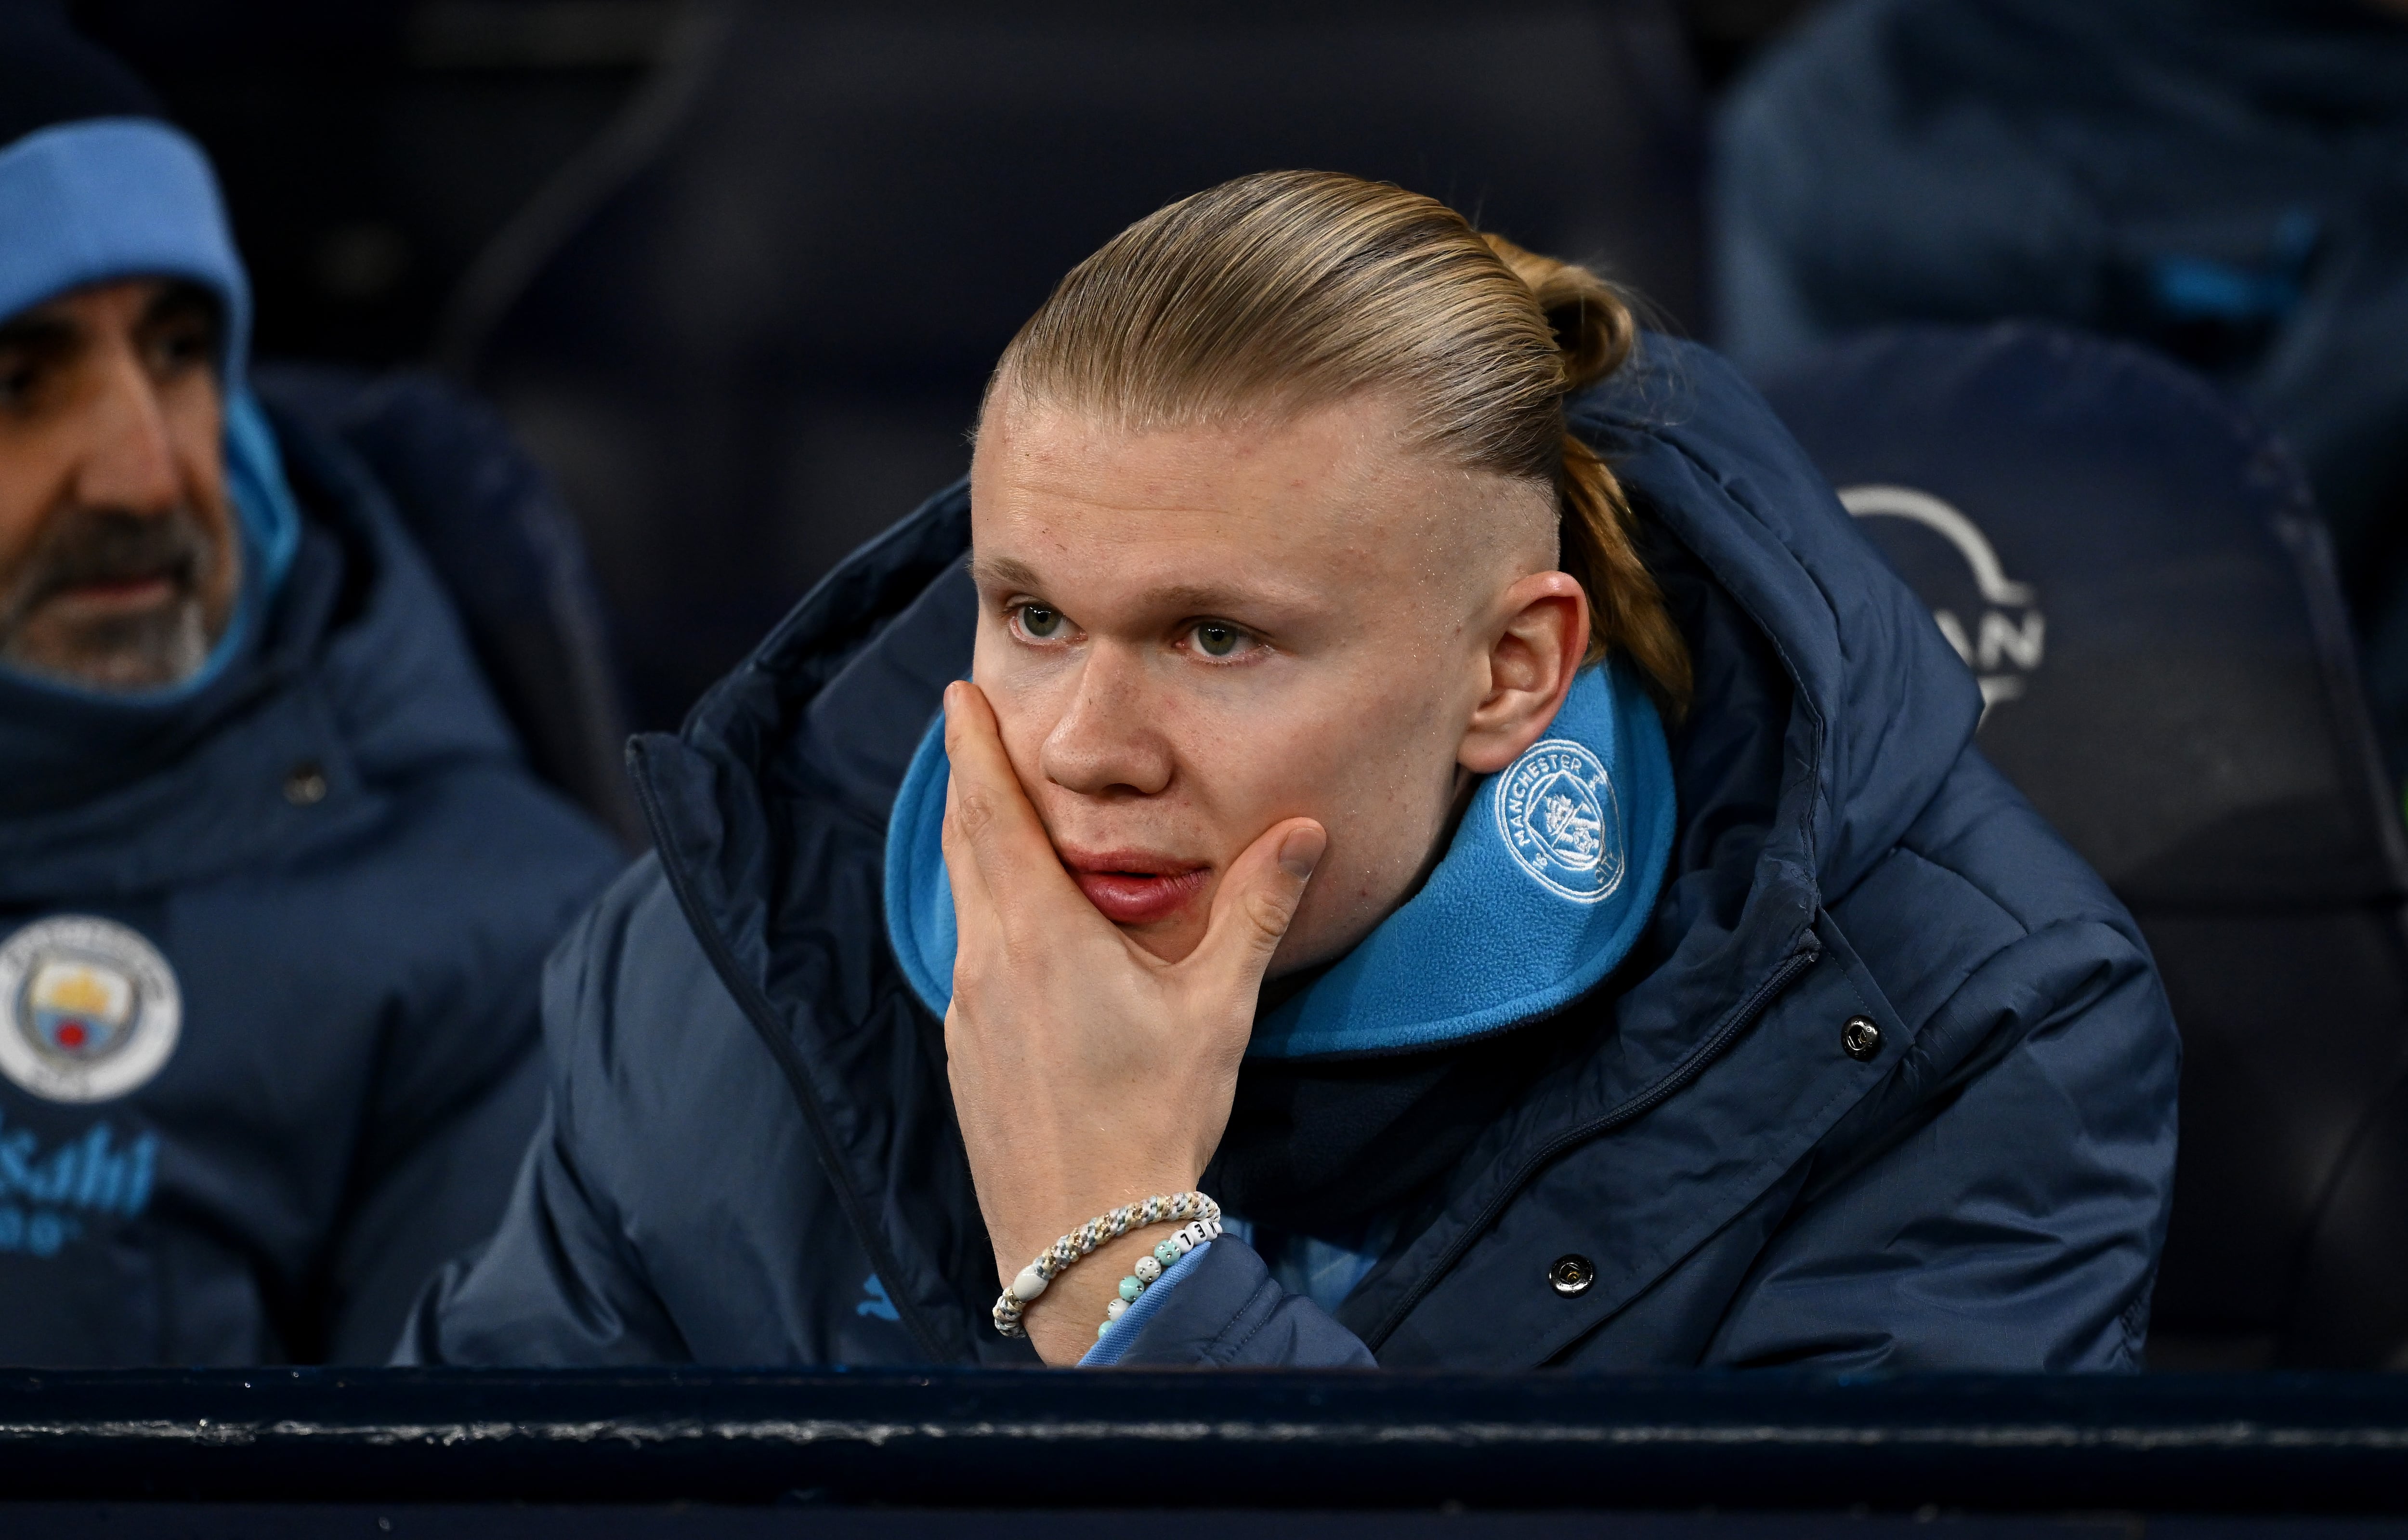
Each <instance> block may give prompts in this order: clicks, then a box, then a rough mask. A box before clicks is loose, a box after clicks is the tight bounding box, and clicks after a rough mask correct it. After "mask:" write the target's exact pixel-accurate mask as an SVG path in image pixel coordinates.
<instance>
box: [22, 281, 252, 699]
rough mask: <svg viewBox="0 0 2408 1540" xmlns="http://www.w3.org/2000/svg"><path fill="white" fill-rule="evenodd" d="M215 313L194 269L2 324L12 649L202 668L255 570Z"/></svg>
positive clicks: (75, 679) (64, 663) (114, 682)
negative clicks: (247, 557)
mask: <svg viewBox="0 0 2408 1540" xmlns="http://www.w3.org/2000/svg"><path fill="white" fill-rule="evenodd" d="M218 347H219V326H218V319H217V312H216V310H215V308H214V307H213V306H212V305H211V304H210V302H209V300H208V297H207V296H206V295H204V294H203V293H202V291H200V290H198V289H196V288H194V287H193V286H192V285H190V284H186V283H171V282H161V281H151V280H136V281H124V282H116V283H105V284H97V285H94V286H93V287H91V288H87V289H78V290H75V291H73V292H71V293H69V294H66V295H61V296H60V297H59V298H57V299H54V300H51V301H50V302H48V303H46V304H42V305H37V306H36V307H34V308H33V309H28V310H22V311H20V312H19V313H18V314H16V315H13V316H10V317H9V318H8V319H7V321H6V322H5V323H0V663H5V664H6V665H7V666H8V667H10V668H13V669H21V670H22V671H24V672H27V673H34V674H41V675H45V676H48V677H50V678H53V679H58V680H63V681H65V682H68V683H71V684H81V685H84V686H87V687H91V688H98V689H104V690H138V689H150V688H156V687H158V686H161V685H165V684H175V683H177V682H179V681H180V680H183V679H186V678H188V677H190V676H191V675H192V674H193V671H194V670H196V669H199V668H200V666H201V664H202V662H203V661H204V660H205V659H207V657H208V653H209V649H210V648H211V647H212V646H213V645H215V643H216V641H217V640H218V638H219V637H220V636H222V635H223V634H224V631H225V628H226V623H227V621H228V619H229V618H230V617H231V616H232V614H233V612H234V603H235V596H236V589H237V586H238V584H239V583H240V580H241V572H240V562H241V557H240V546H239V543H238V541H237V540H236V536H235V521H234V513H233V506H232V503H231V501H230V500H229V498H228V497H227V495H226V487H225V463H224V452H223V449H222V427H223V421H224V418H223V409H222V401H221V398H220V395H219V390H218V381H217V373H216V359H217V352H218Z"/></svg>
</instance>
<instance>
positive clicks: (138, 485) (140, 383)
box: [73, 349, 183, 514]
mask: <svg viewBox="0 0 2408 1540" xmlns="http://www.w3.org/2000/svg"><path fill="white" fill-rule="evenodd" d="M84 422H85V424H86V428H85V435H84V443H83V446H82V453H81V456H80V458H79V460H78V462H77V465H76V475H75V483H74V488H73V491H74V496H75V497H76V500H77V501H78V502H79V503H81V504H82V505H83V506H84V507H86V508H109V509H118V510H121V511H124V512H128V513H150V514H164V513H167V512H171V511H174V510H175V508H176V507H177V505H178V504H179V502H180V501H181V500H182V497H183V482H182V478H181V477H180V476H179V474H178V472H177V468H176V452H175V447H174V445H173V443H172V442H171V440H170V439H169V438H168V434H167V418H166V413H165V409H164V408H163V406H162V404H161V402H160V399H159V391H158V387H157V385H156V384H155V383H154V382H153V381H152V380H151V378H150V373H149V371H148V370H146V369H144V368H143V367H142V364H141V361H140V360H139V359H138V358H136V356H135V355H134V353H133V352H132V350H131V349H127V350H124V351H122V353H120V352H117V351H115V350H112V351H111V353H110V354H109V355H108V356H106V357H105V358H104V359H103V360H102V362H101V365H100V378H99V380H98V381H95V387H94V390H93V395H92V396H89V397H87V398H86V400H85V416H84Z"/></svg>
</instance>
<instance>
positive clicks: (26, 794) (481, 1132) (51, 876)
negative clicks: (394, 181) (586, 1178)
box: [0, 0, 618, 1364]
mask: <svg viewBox="0 0 2408 1540" xmlns="http://www.w3.org/2000/svg"><path fill="white" fill-rule="evenodd" d="M154 113H155V109H154V108H153V107H152V105H151V103H150V97H149V96H148V94H147V93H146V92H145V91H144V90H143V88H142V87H141V86H140V84H139V83H138V82H137V81H136V80H135V79H133V78H132V77H131V76H130V75H128V74H127V73H126V72H125V71H124V70H123V69H122V67H121V66H120V65H117V64H116V63H115V62H114V61H113V60H111V59H109V58H108V57H107V56H106V55H104V54H101V53H99V52H97V51H96V50H92V49H90V48H89V47H88V46H86V45H84V44H82V43H81V42H80V41H79V40H78V39H76V38H75V37H74V36H72V35H70V34H69V33H68V32H66V31H65V28H64V26H63V25H62V24H61V23H60V22H58V21H57V19H56V18H55V16H54V15H52V14H51V13H50V12H48V11H47V10H43V9H35V8H25V7H21V6H18V5H15V4H10V3H7V0H0V1362H7V1363H44V1364H133V1363H146V1362H177V1363H242V1362H255V1361H276V1360H315V1359H331V1360H379V1359H381V1358H382V1357H383V1356H384V1354H385V1353H386V1351H387V1350H388V1348H389V1347H390V1346H391V1343H392V1340H393V1338H394V1333H395V1331H396V1330H397V1325H398V1322H399V1319H400V1317H401V1315H402V1312H403V1310H404V1308H405V1306H406V1304H407V1303H408V1301H409V1297H410V1296H411V1294H412V1293H413V1292H414V1291H415V1290H416V1288H417V1287H418V1285H419V1284H420V1283H421V1282H422V1281H423V1278H424V1277H425V1276H426V1274H428V1273H429V1272H430V1271H431V1270H432V1269H433V1268H434V1267H435V1266H436V1265H437V1263H438V1262H439V1261H441V1260H442V1259H444V1258H445V1257H447V1256H449V1255H450V1254H452V1252H454V1251H456V1250H458V1249H459V1248H461V1247H462V1246H464V1245H468V1244H470V1243H472V1242H474V1241H475V1240H477V1239H478V1238H479V1237H480V1236H481V1235H482V1234H483V1233H484V1232H485V1231H487V1230H488V1229H490V1227H491V1225H492V1223H493V1221H494V1219H495V1216H496V1214H497V1213H498V1211H499V1208H500V1204H501V1201H502V1198H503V1195H504V1193H505V1191H506V1189H507V1187H508V1185H509V1178H510V1176H511V1173H512V1172H513V1169H514V1168H515V1166H516V1164H517V1162H518V1158H519V1155H520V1151H521V1147H522V1145H523V1143H524V1141H525V1136H526V1133H527V1131H528V1130H529V1128H530V1127H531V1126H532V1124H533V1122H534V1119H535V1116H536V1114H537V1111H538V1107H539V1105H540V1101H541V1094H542V1093H541V1089H540V1086H541V1077H540V1074H539V1072H538V1059H539V1050H538V1045H537V1041H536V1036H535V1021H536V987H537V973H538V969H539V967H540V965H541V962H542V958H543V956H544V954H545V952H546V950H547V949H548V948H549V946H550V945H551V943H552V939H553V937H554V936H555V935H556V934H557V933H558V932H559V931H560V930H561V929H562V928H564V927H565V926H566V923H567V921H568V920H569V918H570V917H571V916H572V915H573V914H575V912H576V911H577V910H578V909H579V908H580V906H581V905H582V904H583V903H584V901H585V900H587V898H588V897H590V896H591V895H592V894H593V893H594V892H595V890H597V889H598V888H599V886H600V885H602V883H603V882H604V881H605V880H607V878H608V877H609V874H610V872H611V871H612V870H613V869H614V868H615V866H616V865H617V863H618V855H617V852H616V850H615V848H614V847H613V846H612V844H611V843H610V842H609V841H608V840H607V839H606V838H605V837H604V836H603V835H602V833H601V832H600V831H599V830H598V829H596V828H595V827H593V826H592V825H591V824H590V823H589V822H588V821H587V820H586V819H585V818H584V817H582V816H581V814H579V813H576V812H575V811H573V810H572V809H571V808H570V807H569V805H568V804H567V803H566V801H565V800H563V799H560V798H558V797H557V796H555V795H554V794H552V792H550V791H548V790H546V789H545V788H543V787H542V786H540V785H539V784H538V783H537V782H536V781H535V779H534V778H533V776H532V775H531V774H530V773H529V772H528V771H527V770H525V768H524V766H523V762H522V760H521V758H520V755H519V750H518V746H517V744H516V742H515V741H514V740H513V738H512V736H511V734H510V731H509V728H508V727H506V726H505V724H504V722H503V720H502V718H501V717H500V715H499V714H498V712H496V710H495V706H494V704H493V701H492V698H491V697H490V695H489V693H488V691H487V688H486V685H485V684H484V682H483V681H482V680H481V679H480V675H479V673H478V671H477V668H476V665H475V663H474V662H473V661H472V658H471V655H470V654H469V652H468V650H467V648H466V644H465V643H464V641H463V639H462V635H461V632H460V628H459V625H458V622H457V621H456V619H455V618H454V616H453V614H452V611H451V609H450V606H449V604H448V603H447V601H446V599H445V597H444V596H443V594H442V592H441V591H440V589H439V588H438V587H437V583H436V581H435V579H434V578H433V577H432V575H431V574H430V571H429V569H428V568H427V567H426V565H425V563H424V562H423V559H422V558H421V556H420V555H419V554H418V553H417V552H416V551H415V550H414V549H413V548H412V547H411V545H410V543H409V539H408V537H407V536H406V535H405V534H404V533H403V531H402V529H401V527H400V525H398V523H397V522H396V519H395V516H394V511H393V509H392V507H391V505H390V504H389V502H388V500H387V498H386V496H385V494H384V492H383V490H382V489H381V488H380V485H379V484H378V482H376V481H375V480H374V479H373V478H372V477H371V476H370V475H369V474H368V473H367V472H366V470H365V469H364V468H363V467H362V465H361V464H360V462H358V461H357V460H355V459H352V458H351V456H350V455H349V454H348V453H346V452H345V451H344V450H343V448H342V447H341V446H340V445H339V444H338V443H337V442H335V441H333V440H331V439H326V438H324V437H322V436H320V435H317V434H314V433H311V432H309V431H308V430H305V429H303V428H301V427H300V426H299V425H297V424H295V423H294V422H293V421H291V420H289V419H278V418H276V417H274V416H272V415H271V414H270V413H269V412H268V411H266V410H264V409H263V407H262V406H261V404H260V403H259V401H258V400H257V399H256V398H255V397H254V396H253V395H252V394H251V391H250V389H249V388H248V386H247V385H246V382H245V362H246V360H245V350H246V344H247V341H248V330H249V320H250V295H249V289H248V285H247V283H246V281H245V277H244V273H243V269H242V266H241V265H240V262H239V260H238V259H237V257H236V254H235V251H234V246H233V242H232V238H231V235H230V232H229V231H228V229H227V227H226V224H225V221H224V216H223V213H222V209H221V206H220V203H219V199H218V194H217V190H216V187H215V184H214V180H213V179H212V176H211V174H210V170H209V167H208V163H207V162H206V160H205V159H204V158H203V157H202V155H201V153H200V151H198V149H197V148H196V147H194V146H193V144H192V142H191V141H190V140H189V139H187V138H185V137H183V136H182V135H180V134H179V133H178V132H177V131H176V130H174V129H172V128H170V127H168V126H167V125H166V124H165V122H160V121H158V119H157V118H156V116H155V115H154Z"/></svg>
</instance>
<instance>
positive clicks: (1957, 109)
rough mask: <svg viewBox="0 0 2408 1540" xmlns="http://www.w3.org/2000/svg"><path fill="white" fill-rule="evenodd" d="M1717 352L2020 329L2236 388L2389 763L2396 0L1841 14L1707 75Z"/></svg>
mask: <svg viewBox="0 0 2408 1540" xmlns="http://www.w3.org/2000/svg"><path fill="white" fill-rule="evenodd" d="M1720 137H1721V147H1720V154H1719V157H1718V159H1719V164H1718V166H1717V171H1716V178H1715V186H1714V189H1713V219H1714V223H1715V226H1716V229H1715V234H1714V257H1715V266H1716V272H1715V275H1714V285H1715V298H1716V305H1717V311H1718V330H1719V332H1720V340H1721V341H1722V342H1723V344H1724V345H1725V347H1726V348H1727V349H1728V351H1730V352H1731V353H1733V354H1735V355H1736V356H1737V357H1738V358H1739V359H1740V360H1741V361H1742V363H1744V364H1747V365H1749V366H1750V367H1761V366H1764V365H1768V364H1770V363H1772V362H1773V361H1775V360H1777V359H1778V358H1780V357H1782V356H1783V355H1785V354H1787V353H1793V352H1795V351H1796V350H1797V349H1799V348H1800V347H1802V346H1804V345H1807V344H1810V343H1813V342H1816V341H1819V340H1822V339H1824V338H1829V337H1832V336H1834V335H1837V334H1839V333H1841V332H1844V331H1848V330H1852V329H1855V328H1857V327H1864V326H1872V325H1879V324H1884V323H1888V322H1902V321H1930V322H1967V323H1979V322H1985V321H1990V320H1996V319H2000V318H2007V317H2028V318H2040V319H2046V320H2051V321H2057V322H2060V323H2065V324H2072V325H2076V326H2083V327H2087V328H2089V329H2092V330H2096V331H2100V332H2106V333H2109V334H2112V335H2115V336H2119V337H2127V338H2136V339H2139V340H2142V341H2144V342H2148V343H2151V344H2153V345H2155V346H2157V347H2158V348H2160V349H2162V350H2164V351H2165V352H2167V353H2171V354H2173V355H2174V356H2176V357H2179V358H2181V359H2183V360H2185V361H2186V362H2187V363H2189V364H2190V365H2192V366H2193V367H2197V368H2199V369H2200V370H2202V371H2204V372H2205V373H2207V374H2208V375H2210V376H2211V377H2214V378H2215V379H2217V380H2219V381H2223V382H2224V383H2226V384H2228V385H2229V386H2230V387H2232V388H2234V389H2235V390H2237V391H2238V392H2239V393H2241V394H2242V395H2243V396H2246V397H2248V398H2249V399H2250V400H2251V401H2252V402H2254V403H2255V404H2256V405H2257V407H2258V408H2259V409H2260V410H2261V411H2262V412H2263V414H2264V415H2265V416H2266V417H2267V418H2268V419H2269V420H2271V421H2272V423H2273V425H2275V426H2276V427H2277V428H2279V429H2280V430H2281V431H2282V432H2283V433H2284V435H2285V436H2286V438H2287V439H2290V441H2291V443H2292V445H2293V446H2294V447H2295V448H2296V449H2297V450H2298V452H2299V453H2300V458H2301V459H2302V460H2303V461H2304V462H2305V463H2306V466H2307V468H2308V472H2309V475H2310V477H2311V478H2312V479H2313V481H2314V482H2315V490H2316V496H2317V498H2318V500H2319V502H2320V503H2321V505H2322V509H2323V512H2324V514H2325V517H2326V518H2327V520H2328V521H2329V524H2330V525H2331V526H2332V532H2333V538H2334V544H2335V547H2336V549H2337V551H2338V553H2339V555H2340V557H2341V570H2342V574H2343V582H2344V583H2346V584H2347V586H2348V588H2349V591H2350V599H2351V602H2352V604H2353V606H2354V608H2355V610H2356V612H2357V617H2358V632H2359V637H2360V640H2361V642H2362V644H2363V646H2364V649H2365V657H2366V663H2367V676H2368V678H2367V683H2368V686H2369V690H2370V693H2371V694H2372V696H2373V698H2374V704H2375V707H2376V716H2377V723H2378V727H2380V729H2381V730H2382V732H2383V734H2384V737H2385V739H2386V746H2387V748H2388V750H2389V753H2390V756H2391V759H2392V765H2393V770H2394V771H2395V772H2396V773H2397V774H2400V775H2408V347H2403V346H2402V345H2401V342H2402V338H2408V178H2403V175H2402V172H2401V166H2403V165H2408V0H2135V3H2130V4H2123V5H2104V6H2102V5H2098V4H2095V3H2090V0H1854V3H1849V4H1842V5H1835V6H1832V7H1828V9H1826V10H1825V11H1824V12H1823V13H1822V14H1821V15H1820V16H1818V17H1817V18H1816V19H1815V20H1814V21H1813V22H1812V23H1811V24H1809V25H1808V26H1807V27H1806V28H1805V29H1804V30H1803V31H1801V32H1800V33H1799V35H1798V36H1796V37H1795V38H1794V39H1792V40H1791V41H1790V42H1789V43H1788V44H1786V45H1785V46H1784V47H1781V48H1777V49H1775V50H1772V51H1771V52H1770V53H1769V54H1768V55H1767V56H1766V57H1765V58H1764V59H1763V60H1762V61H1760V62H1759V64H1758V65H1756V68H1755V69H1754V70H1753V71H1752V72H1751V73H1750V74H1749V76H1748V77H1747V78H1745V79H1743V80H1742V83H1741V84H1740V85H1739V86H1738V87H1737V88H1736V89H1735V91H1734V92H1733V94H1732V97H1731V99H1730V102H1729V104H1728V106H1727V108H1726V110H1725V115H1724V119H1723V122H1722V124H1721V136H1720Z"/></svg>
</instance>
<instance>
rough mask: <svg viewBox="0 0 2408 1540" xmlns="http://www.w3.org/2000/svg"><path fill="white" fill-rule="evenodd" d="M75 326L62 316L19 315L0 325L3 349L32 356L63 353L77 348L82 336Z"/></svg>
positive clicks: (37, 311)
mask: <svg viewBox="0 0 2408 1540" xmlns="http://www.w3.org/2000/svg"><path fill="white" fill-rule="evenodd" d="M81 335H82V334H81V331H80V329H79V327H78V326H77V325H76V324H75V323H74V322H72V321H70V320H68V319H67V318H66V317H65V316H63V315H55V314H50V315H46V314H44V313H43V312H41V311H39V310H36V311H35V312H33V313H32V314H30V315H20V316H16V317H14V318H12V319H10V320H8V321H6V322H0V349H8V350H11V351H15V352H21V353H65V352H66V351H67V350H69V349H71V348H73V347H74V346H75V345H76V342H77V339H78V338H79V337H80V336H81Z"/></svg>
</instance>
